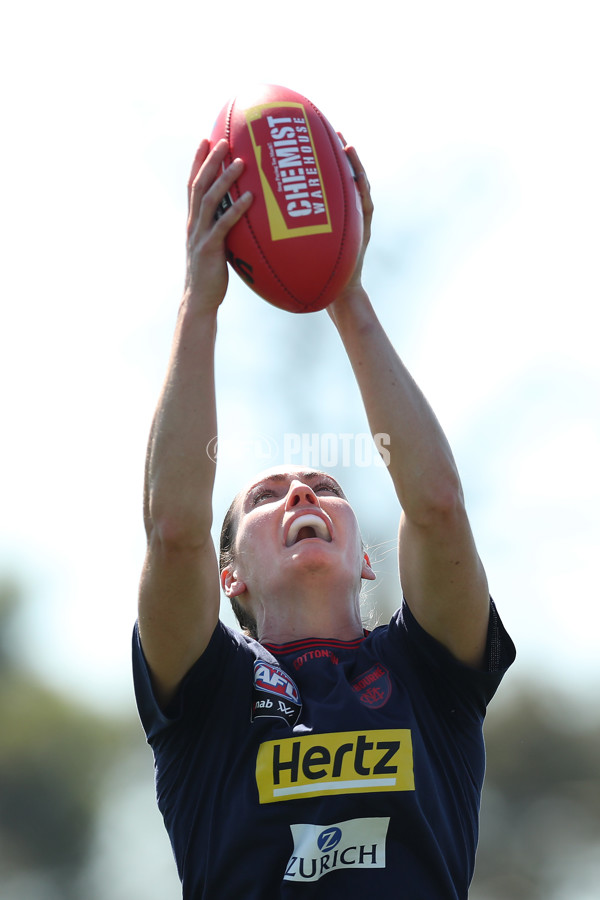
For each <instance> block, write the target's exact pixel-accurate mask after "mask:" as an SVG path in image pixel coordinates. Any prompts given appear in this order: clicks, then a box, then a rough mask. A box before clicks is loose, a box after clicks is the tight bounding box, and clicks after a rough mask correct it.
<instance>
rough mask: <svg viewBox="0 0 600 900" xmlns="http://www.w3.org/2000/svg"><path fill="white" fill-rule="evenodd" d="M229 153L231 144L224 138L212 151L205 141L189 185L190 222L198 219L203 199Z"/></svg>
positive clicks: (201, 146) (196, 160) (197, 156)
mask: <svg viewBox="0 0 600 900" xmlns="http://www.w3.org/2000/svg"><path fill="white" fill-rule="evenodd" d="M228 152H229V144H228V142H227V141H226V140H225V139H224V138H223V139H222V140H220V141H217V143H216V144H215V146H214V147H213V148H212V150H211V149H210V143H209V142H208V141H207V142H206V145H205V142H204V141H203V142H202V144H201V145H200V147H199V149H198V153H197V154H196V158H195V159H194V165H193V166H192V173H191V174H190V182H189V184H188V206H189V213H190V215H189V218H190V220H192V219H196V218H197V216H198V213H199V211H200V204H201V202H202V198H203V197H204V195H205V193H206V192H207V191H208V189H209V188H210V186H211V184H212V183H213V182H214V180H215V179H216V178H217V176H218V175H219V172H220V171H221V169H222V167H223V162H224V160H225V157H226V156H227V154H228ZM198 163H199V165H198ZM192 176H193V177H192Z"/></svg>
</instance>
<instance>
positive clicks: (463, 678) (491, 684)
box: [386, 599, 516, 720]
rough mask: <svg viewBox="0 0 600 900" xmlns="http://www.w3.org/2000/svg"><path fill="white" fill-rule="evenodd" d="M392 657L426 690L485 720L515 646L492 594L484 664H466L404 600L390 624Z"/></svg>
mask: <svg viewBox="0 0 600 900" xmlns="http://www.w3.org/2000/svg"><path fill="white" fill-rule="evenodd" d="M388 636H389V641H388V646H387V648H386V650H387V654H388V657H389V655H390V654H391V659H389V661H390V662H391V665H392V667H394V668H398V667H399V668H401V669H402V670H403V671H404V672H406V671H407V670H410V672H411V674H412V675H413V676H414V677H416V679H417V680H418V681H419V683H420V684H421V686H422V688H423V690H424V691H425V692H426V693H427V694H429V696H430V697H434V698H435V699H436V700H437V702H438V703H441V704H442V705H444V706H446V707H447V709H448V711H449V712H452V713H454V712H455V711H457V710H458V709H459V708H460V709H461V710H462V712H463V713H466V714H469V715H471V716H473V717H474V718H476V719H479V720H482V719H483V717H484V716H485V711H486V708H487V705H488V703H489V702H490V700H491V699H492V697H493V696H494V694H495V693H496V690H497V689H498V687H499V685H500V682H501V681H502V679H503V677H504V675H505V673H506V671H507V669H508V668H509V667H510V666H511V665H512V663H513V662H514V659H515V656H516V651H515V647H514V644H513V642H512V640H511V638H510V636H509V635H508V633H507V631H506V629H505V628H504V625H503V624H502V621H501V619H500V616H499V615H498V611H497V609H496V606H495V604H494V601H493V600H491V599H490V617H489V624H488V634H487V642H486V648H485V656H484V664H483V666H482V667H481V668H474V667H471V666H467V665H465V664H464V663H461V662H460V661H459V660H457V659H456V658H455V657H454V656H453V655H452V654H451V653H450V651H449V650H447V649H446V648H445V647H444V646H443V645H442V644H440V643H439V641H437V640H436V639H435V638H433V637H432V636H431V635H430V634H428V632H426V631H425V629H424V628H422V627H421V625H419V623H418V622H417V620H416V619H415V617H414V616H413V614H412V612H411V610H410V607H409V606H408V603H407V602H406V600H403V602H402V606H401V607H400V609H399V610H398V611H397V612H396V613H395V614H394V616H393V618H392V620H391V622H390V626H389V629H388Z"/></svg>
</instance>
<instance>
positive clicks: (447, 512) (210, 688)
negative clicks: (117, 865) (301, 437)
mask: <svg viewBox="0 0 600 900" xmlns="http://www.w3.org/2000/svg"><path fill="white" fill-rule="evenodd" d="M226 150H227V147H226V144H225V143H224V142H221V143H218V144H217V145H216V146H215V147H214V148H212V149H210V147H209V144H208V142H206V141H205V142H203V143H202V144H201V146H200V148H199V150H198V153H197V155H196V158H195V160H194V164H193V168H192V172H191V176H190V182H189V219H188V231H187V233H188V243H187V277H186V283H185V291H184V296H183V301H182V304H181V308H180V311H179V317H178V321H177V327H176V331H175V337H174V342H173V350H172V355H171V359H170V363H169V368H168V373H167V377H166V381H165V384H164V388H163V391H162V394H161V397H160V400H159V403H158V408H157V411H156V415H155V418H154V422H153V425H152V430H151V435H150V441H149V448H148V455H147V470H146V491H145V510H144V514H145V525H146V532H147V537H148V549H147V556H146V560H145V565H144V570H143V574H142V579H141V588H140V599H139V616H138V622H137V624H136V628H135V631H134V676H135V685H136V694H137V701H138V708H139V711H140V716H141V719H142V723H143V725H144V728H145V731H146V735H147V739H148V741H149V743H150V745H151V746H152V748H153V751H154V756H155V765H156V785H157V796H158V804H159V807H160V809H161V811H162V814H163V816H164V820H165V824H166V827H167V830H168V832H169V835H170V838H171V842H172V846H173V850H174V854H175V858H176V862H177V866H178V871H179V875H180V877H181V880H182V884H183V896H184V898H186V900H200V898H208V900H216V898H218V900H241V898H244V900H252V898H256V900H259V898H260V900H275V898H303V897H306V898H311V900H312V898H325V897H326V898H327V900H334V898H344V900H349V898H355V897H356V898H359V897H361V898H362V897H366V896H379V897H394V898H403V900H451V898H452V900H457V898H465V897H466V896H467V892H468V886H469V883H470V880H471V877H472V874H473V868H474V858H475V849H476V843H477V830H478V810H479V801H480V792H481V787H482V782H483V775H484V747H483V738H482V722H483V718H484V715H485V709H486V705H487V703H488V701H489V700H490V699H491V697H492V695H493V694H494V692H495V690H496V688H497V686H498V684H499V682H500V680H501V678H502V675H503V673H504V671H505V670H506V668H507V667H508V666H509V665H510V663H511V662H512V660H513V658H514V648H513V645H512V642H511V641H510V638H509V637H508V636H507V635H506V633H505V631H504V629H503V627H502V624H501V622H500V620H499V618H498V615H497V613H496V610H495V607H494V605H493V603H492V602H491V601H490V597H489V593H488V586H487V581H486V576H485V573H484V570H483V567H482V564H481V562H480V560H479V557H478V554H477V551H476V548H475V543H474V540H473V536H472V533H471V529H470V526H469V521H468V519H467V515H466V512H465V507H464V502H463V495H462V491H461V485H460V481H459V476H458V473H457V470H456V466H455V462H454V460H453V457H452V453H451V450H450V447H449V446H448V442H447V440H446V438H445V436H444V434H443V432H442V430H441V428H440V425H439V424H438V422H437V420H436V418H435V416H434V414H433V412H432V411H431V409H430V407H429V406H428V404H427V402H426V400H425V399H424V397H423V395H422V393H421V392H420V390H419V388H418V387H417V386H416V384H415V383H414V381H413V380H412V378H411V377H410V375H409V374H408V372H407V371H406V369H405V367H404V366H403V364H402V362H401V361H400V359H399V358H398V356H397V355H396V353H395V351H394V349H393V348H392V346H391V344H390V342H389V340H388V338H387V336H386V334H385V332H384V330H383V328H382V327H381V325H380V323H379V321H378V319H377V317H376V315H375V312H374V310H373V308H372V306H371V304H370V301H369V299H368V297H367V294H366V293H365V290H364V288H363V286H362V284H361V269H362V261H363V257H364V250H365V248H366V246H367V243H368V240H369V235H370V227H371V218H372V212H373V207H372V202H371V197H370V190H369V185H368V181H367V178H366V176H365V173H364V170H363V167H362V165H361V163H360V160H359V158H358V156H357V154H356V152H355V151H354V149H352V148H347V149H346V152H347V154H348V156H349V158H350V160H351V162H352V165H353V167H354V170H355V172H356V177H357V184H358V188H359V192H360V195H361V198H362V204H363V214H364V224H365V240H364V246H363V249H362V254H361V257H360V259H359V261H358V264H357V267H356V272H355V275H354V277H353V278H352V280H351V282H350V284H349V285H348V287H347V288H346V289H345V290H344V292H343V294H341V295H340V296H339V297H338V298H337V299H336V301H335V302H334V303H333V304H332V305H331V306H330V307H329V308H328V312H329V315H330V317H331V319H332V321H333V323H334V325H335V328H336V329H337V331H338V333H339V335H340V337H341V340H342V341H343V344H344V347H345V349H346V352H347V354H348V357H349V359H350V362H351V364H352V367H353V370H354V373H355V377H356V379H357V382H358V385H359V388H360V391H361V394H362V398H363V401H364V405H365V409H366V412H367V416H368V419H369V424H370V428H371V430H372V432H373V434H375V433H385V434H387V435H389V445H388V449H389V453H390V460H389V466H388V468H389V474H390V477H391V480H392V484H393V486H394V489H395V491H396V494H397V496H398V499H399V501H400V505H401V507H402V519H401V526H400V539H399V555H400V573H401V586H402V595H403V599H402V604H401V606H400V609H399V610H398V612H397V613H396V614H395V615H394V617H393V618H392V620H391V622H390V623H389V625H386V626H382V627H379V628H376V629H375V630H374V631H373V632H372V633H366V632H365V631H363V628H362V624H361V618H360V610H359V599H358V598H359V591H360V586H361V582H362V580H363V579H372V578H374V577H375V576H374V573H373V572H372V570H371V567H370V564H369V560H368V557H367V556H366V555H365V554H364V552H363V548H362V544H361V539H360V533H359V529H358V525H357V521H356V518H355V515H354V513H353V511H352V509H351V507H350V505H349V504H348V502H347V500H346V498H345V496H344V494H343V492H342V490H341V488H340V486H339V485H338V484H337V482H336V481H335V480H334V479H333V478H331V476H329V475H327V474H326V473H322V472H318V471H315V470H312V469H308V470H298V469H294V468H289V467H288V468H286V467H283V468H281V469H274V470H268V471H267V472H263V473H261V474H260V475H258V476H257V477H256V478H255V479H254V480H253V481H252V483H251V484H250V485H248V486H247V487H245V488H244V489H243V490H242V491H241V492H240V493H239V494H238V495H237V497H236V499H235V501H234V503H233V504H232V507H231V509H230V511H229V513H228V515H227V518H226V522H225V524H224V528H223V537H222V548H221V567H220V570H219V565H218V563H217V558H216V554H215V549H214V547H213V543H212V540H211V525H212V491H213V483H214V477H215V466H214V463H213V461H212V460H211V459H210V458H209V456H208V455H207V453H206V451H205V448H206V446H207V444H208V443H209V441H210V440H211V439H212V438H213V437H214V435H215V434H216V432H217V424H216V412H215V387H214V345H215V338H216V326H217V312H218V309H219V306H220V304H221V302H222V301H223V299H224V297H225V293H226V289H227V265H226V261H225V251H224V239H225V236H226V234H227V232H228V230H229V229H230V228H231V227H232V226H233V225H234V224H235V222H236V221H238V220H239V218H240V217H241V216H242V215H243V214H244V212H245V211H246V210H247V209H248V207H249V206H250V204H251V203H252V197H251V196H249V195H243V196H242V197H240V199H239V200H237V201H236V202H235V203H234V204H233V206H231V207H230V209H229V210H228V211H227V212H226V213H225V214H224V215H223V216H222V217H221V218H218V219H216V218H215V213H216V210H217V207H218V204H219V201H220V199H221V198H222V197H223V196H224V194H225V193H226V192H227V191H228V189H229V188H230V187H231V186H232V184H233V183H234V181H235V180H236V178H237V177H238V176H239V174H240V173H241V171H242V169H243V162H242V161H241V160H235V161H234V162H233V163H232V164H231V165H230V166H229V167H228V168H226V169H225V170H224V169H223V161H224V158H225V154H226ZM244 352H248V353H249V352H251V350H250V349H249V348H241V350H240V348H238V349H237V351H236V359H238V358H240V356H242V357H243V353H244ZM241 361H242V365H243V359H242V360H241ZM233 364H234V361H233V360H232V365H233ZM221 588H222V590H223V591H224V593H225V594H226V596H227V597H228V598H229V599H230V600H232V601H233V602H234V605H235V608H236V610H237V612H238V615H239V617H240V620H241V622H242V623H243V624H245V625H246V626H248V629H249V631H250V633H251V634H253V635H254V637H255V638H256V640H255V639H253V638H252V637H250V636H248V635H246V634H241V633H239V632H237V631H234V630H232V629H229V628H227V627H226V626H225V625H224V624H222V623H221V622H220V621H219V602H220V589H221Z"/></svg>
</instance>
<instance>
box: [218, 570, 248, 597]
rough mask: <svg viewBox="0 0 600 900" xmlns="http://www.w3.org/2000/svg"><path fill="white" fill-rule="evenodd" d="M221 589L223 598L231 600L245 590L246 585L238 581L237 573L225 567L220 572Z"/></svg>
mask: <svg viewBox="0 0 600 900" xmlns="http://www.w3.org/2000/svg"><path fill="white" fill-rule="evenodd" d="M221 587H222V589H223V592H224V594H225V596H226V597H227V598H228V599H229V600H231V598H232V597H239V595H240V594H243V593H244V591H245V590H246V585H245V583H244V582H243V581H240V580H239V579H238V573H237V572H236V571H235V570H232V569H230V568H229V567H228V566H226V567H225V568H224V569H223V571H222V572H221Z"/></svg>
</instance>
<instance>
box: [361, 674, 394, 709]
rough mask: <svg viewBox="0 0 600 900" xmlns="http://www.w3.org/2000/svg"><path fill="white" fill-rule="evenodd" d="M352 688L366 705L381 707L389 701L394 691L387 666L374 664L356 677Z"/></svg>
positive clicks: (372, 707) (375, 707)
mask: <svg viewBox="0 0 600 900" xmlns="http://www.w3.org/2000/svg"><path fill="white" fill-rule="evenodd" d="M352 690H353V691H354V692H355V693H356V696H357V697H358V699H359V700H360V702H361V703H362V704H363V705H364V706H368V707H369V708H370V709H379V707H380V706H384V705H385V704H386V703H387V702H388V700H389V698H390V694H391V692H392V684H391V681H390V673H389V672H388V670H387V669H386V668H385V666H381V665H376V666H373V667H372V668H370V669H369V671H368V672H363V674H362V675H359V677H358V678H355V679H354V681H353V682H352Z"/></svg>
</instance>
